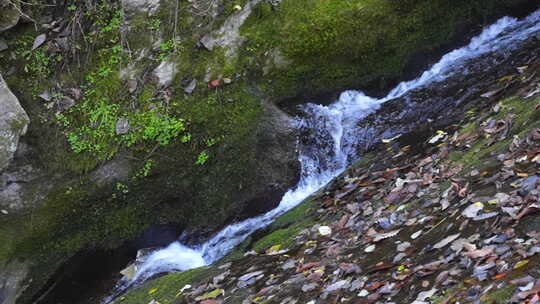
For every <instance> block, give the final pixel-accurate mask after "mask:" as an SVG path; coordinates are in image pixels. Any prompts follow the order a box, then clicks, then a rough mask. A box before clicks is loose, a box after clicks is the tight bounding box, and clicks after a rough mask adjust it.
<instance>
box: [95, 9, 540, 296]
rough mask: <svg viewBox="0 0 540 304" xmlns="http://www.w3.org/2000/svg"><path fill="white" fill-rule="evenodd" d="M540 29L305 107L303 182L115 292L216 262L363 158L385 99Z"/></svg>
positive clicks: (476, 42) (499, 30)
mask: <svg viewBox="0 0 540 304" xmlns="http://www.w3.org/2000/svg"><path fill="white" fill-rule="evenodd" d="M537 32H540V10H539V11H537V12H535V13H533V14H531V15H530V16H529V17H527V18H524V19H521V20H518V19H515V18H510V17H504V18H501V19H499V20H498V21H497V22H496V23H495V24H493V25H491V26H488V27H486V28H485V29H484V30H483V31H482V33H481V34H480V35H478V36H476V37H474V38H473V39H472V40H471V41H470V43H469V44H468V45H467V46H465V47H462V48H459V49H456V50H454V51H452V52H450V53H448V54H446V55H445V56H443V57H442V58H441V60H440V61H439V62H438V63H436V64H435V65H433V66H432V67H431V68H430V69H429V70H427V71H425V72H424V73H423V74H422V75H421V76H420V77H418V78H416V79H414V80H411V81H406V82H402V83H400V84H399V85H398V86H397V87H395V88H394V89H393V90H392V91H391V92H390V93H389V94H388V95H387V96H386V97H384V98H382V99H376V98H371V97H369V96H366V95H365V94H364V93H362V92H360V91H345V92H343V93H342V94H341V96H340V97H339V100H337V101H336V102H334V103H333V104H331V105H328V106H323V105H317V104H306V105H303V106H302V111H303V112H304V114H305V115H303V117H302V118H297V127H298V128H299V129H300V130H301V132H302V134H304V135H303V137H302V141H301V142H299V144H298V154H299V161H300V163H301V177H300V181H299V182H298V184H297V185H296V186H295V187H294V188H292V189H290V190H289V191H288V192H286V193H285V195H284V196H283V198H282V199H281V202H280V203H279V206H278V207H277V208H275V209H274V210H272V211H270V212H268V213H266V214H263V215H261V216H258V217H255V218H251V219H247V220H244V221H242V222H238V223H235V224H232V225H229V226H227V227H225V228H224V229H223V230H221V231H220V232H219V233H217V234H216V235H215V236H213V237H212V238H211V239H210V240H208V241H207V242H206V243H204V244H201V245H199V246H196V247H188V246H185V245H183V244H181V243H180V242H174V243H172V244H170V245H169V246H168V247H166V248H163V249H160V250H157V251H155V252H153V253H151V254H150V255H149V256H147V257H146V258H145V260H144V262H143V263H142V264H140V265H139V266H138V267H137V271H136V273H135V276H134V277H133V278H132V279H131V280H127V279H123V280H122V281H121V282H120V283H119V284H118V286H117V290H116V291H117V292H116V293H115V294H118V293H119V292H122V291H124V290H126V289H127V288H129V287H130V286H132V285H134V284H137V283H140V282H144V281H145V280H146V279H148V278H150V277H151V276H153V275H156V274H158V273H164V272H173V271H184V270H188V269H192V268H196V267H201V266H205V265H209V264H212V263H214V262H215V261H217V260H218V259H220V258H222V257H223V256H225V255H226V254H227V253H228V252H230V251H231V249H233V248H234V247H235V246H236V245H238V244H239V243H241V242H242V241H243V240H245V239H246V238H247V237H248V236H249V235H250V234H251V233H253V232H254V231H256V230H258V229H261V228H264V227H266V226H268V225H269V224H270V223H272V221H273V220H274V219H275V218H276V217H278V216H279V215H282V214H283V213H285V212H287V211H289V210H290V209H292V208H294V207H295V206H297V205H298V204H299V203H300V202H302V201H303V200H304V199H306V198H307V197H308V196H310V195H311V194H313V193H314V192H316V191H317V190H319V189H321V188H322V187H323V186H325V185H326V184H327V183H328V182H329V181H331V180H332V179H333V178H334V177H336V176H337V175H339V174H340V173H341V172H343V171H344V170H345V169H346V167H347V166H348V165H349V164H351V163H352V162H353V161H355V160H357V159H358V158H359V155H357V151H358V148H359V145H361V144H362V143H361V142H359V140H358V138H359V134H358V133H359V132H360V131H359V128H358V123H359V122H360V121H361V120H362V119H363V118H365V117H366V116H367V115H369V114H372V113H373V112H375V111H377V110H378V109H379V107H380V105H381V104H382V103H384V102H386V101H388V100H391V99H395V98H398V97H402V96H404V95H406V94H407V93H408V92H410V91H411V90H414V89H417V88H420V87H424V86H426V85H429V84H432V83H435V82H441V81H443V80H445V79H447V78H448V77H449V76H451V75H454V74H456V73H467V62H468V61H469V60H470V59H473V58H477V57H479V56H481V55H484V54H488V53H491V52H509V51H512V50H513V49H515V48H517V47H519V45H520V42H522V41H524V40H525V39H527V38H528V37H529V36H530V35H531V34H533V33H537ZM112 299H113V298H110V299H109V301H110V300H112ZM109 301H106V302H109Z"/></svg>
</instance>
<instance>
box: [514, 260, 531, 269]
mask: <svg viewBox="0 0 540 304" xmlns="http://www.w3.org/2000/svg"><path fill="white" fill-rule="evenodd" d="M528 263H529V260H523V261H519V262H517V263H516V265H514V269H518V268H521V267H523V266H525V265H527V264H528Z"/></svg>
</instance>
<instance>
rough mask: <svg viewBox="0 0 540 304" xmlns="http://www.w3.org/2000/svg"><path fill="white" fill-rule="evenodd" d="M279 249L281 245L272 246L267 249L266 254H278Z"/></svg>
mask: <svg viewBox="0 0 540 304" xmlns="http://www.w3.org/2000/svg"><path fill="white" fill-rule="evenodd" d="M280 249H281V245H280V244H278V245H274V246H272V247H270V248H268V249H267V250H266V253H274V252H278V251H279V250H280Z"/></svg>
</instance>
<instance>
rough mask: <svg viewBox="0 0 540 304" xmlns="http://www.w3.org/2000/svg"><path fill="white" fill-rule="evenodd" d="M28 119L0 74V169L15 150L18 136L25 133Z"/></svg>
mask: <svg viewBox="0 0 540 304" xmlns="http://www.w3.org/2000/svg"><path fill="white" fill-rule="evenodd" d="M29 123H30V119H29V118H28V115H27V114H26V112H25V111H24V109H23V108H22V107H21V105H20V104H19V100H18V99H17V97H15V95H13V93H12V92H11V90H10V89H9V88H8V86H7V84H6V82H5V81H4V79H3V78H2V75H0V171H3V170H4V169H5V168H6V167H7V166H8V164H9V162H10V161H11V159H12V158H13V154H14V153H15V151H17V145H18V144H19V138H20V137H21V136H22V135H24V134H25V133H26V129H27V127H28V124H29Z"/></svg>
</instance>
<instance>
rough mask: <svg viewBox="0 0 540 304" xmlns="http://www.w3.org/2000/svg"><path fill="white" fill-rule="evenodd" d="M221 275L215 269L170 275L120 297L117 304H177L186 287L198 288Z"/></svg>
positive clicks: (193, 270) (208, 268)
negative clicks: (152, 302) (153, 301)
mask: <svg viewBox="0 0 540 304" xmlns="http://www.w3.org/2000/svg"><path fill="white" fill-rule="evenodd" d="M217 274H219V271H218V269H216V268H215V267H202V268H196V269H192V270H188V271H184V272H181V273H176V274H169V275H166V276H164V277H161V278H159V279H156V280H153V281H150V282H148V283H146V284H144V285H143V286H141V287H138V288H136V289H134V290H132V291H130V292H129V293H128V294H127V295H126V296H123V297H120V298H119V299H117V300H116V301H115V302H114V303H115V304H141V303H149V302H150V301H152V300H156V301H158V302H159V303H162V304H171V303H175V302H174V301H175V300H176V299H178V298H179V297H180V295H181V292H180V290H181V289H182V288H183V287H184V286H186V285H188V284H189V285H192V286H194V287H196V286H197V285H198V284H199V283H200V282H202V281H204V280H206V279H208V278H211V277H213V276H215V275H217Z"/></svg>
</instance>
